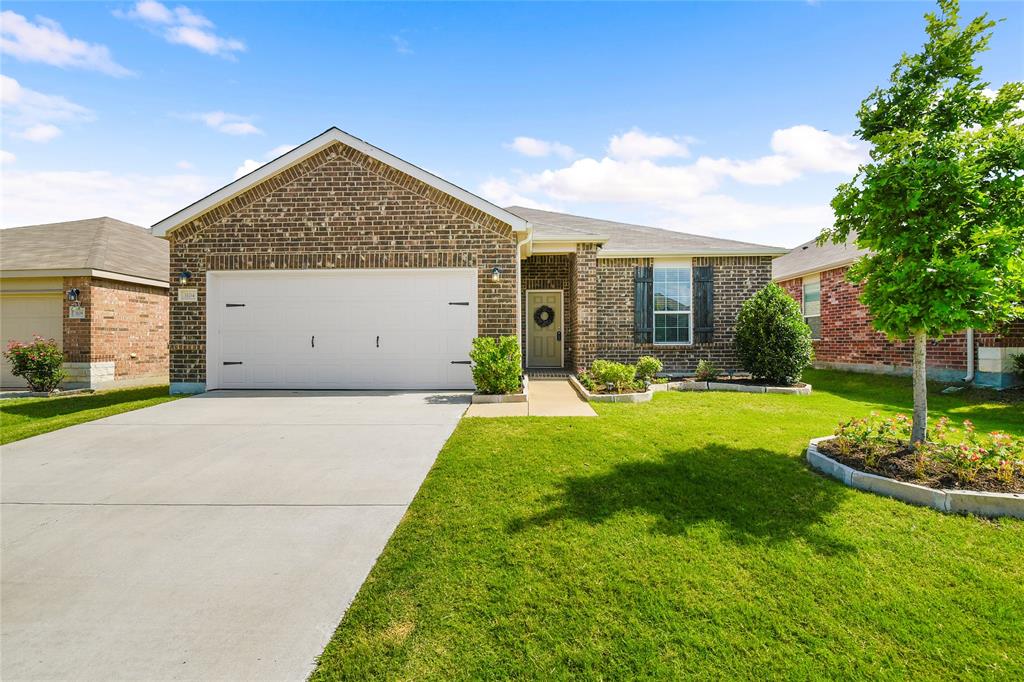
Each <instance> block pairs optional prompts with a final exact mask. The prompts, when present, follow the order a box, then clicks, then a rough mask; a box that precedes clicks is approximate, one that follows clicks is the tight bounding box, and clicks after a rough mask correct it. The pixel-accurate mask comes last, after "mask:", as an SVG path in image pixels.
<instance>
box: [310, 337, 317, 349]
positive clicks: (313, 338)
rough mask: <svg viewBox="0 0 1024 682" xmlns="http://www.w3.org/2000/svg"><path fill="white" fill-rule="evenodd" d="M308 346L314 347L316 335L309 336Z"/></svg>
mask: <svg viewBox="0 0 1024 682" xmlns="http://www.w3.org/2000/svg"><path fill="white" fill-rule="evenodd" d="M309 347H310V348H316V337H315V336H311V337H309Z"/></svg>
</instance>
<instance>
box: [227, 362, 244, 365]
mask: <svg viewBox="0 0 1024 682" xmlns="http://www.w3.org/2000/svg"><path fill="white" fill-rule="evenodd" d="M224 364H225V365H240V364H242V363H241V362H240V361H236V362H225V363H224Z"/></svg>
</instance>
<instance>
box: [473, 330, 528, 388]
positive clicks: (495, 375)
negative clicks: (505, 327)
mask: <svg viewBox="0 0 1024 682" xmlns="http://www.w3.org/2000/svg"><path fill="white" fill-rule="evenodd" d="M469 359H470V360H472V361H473V383H475V384H476V389H477V390H478V391H479V392H480V393H486V394H489V395H499V394H504V393H515V392H517V391H518V390H519V389H520V388H521V387H522V375H523V357H522V353H520V351H519V341H518V339H516V337H514V336H502V337H501V338H498V339H495V338H493V337H491V336H478V337H476V338H475V339H473V350H471V351H470V352H469Z"/></svg>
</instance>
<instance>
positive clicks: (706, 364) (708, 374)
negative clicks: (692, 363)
mask: <svg viewBox="0 0 1024 682" xmlns="http://www.w3.org/2000/svg"><path fill="white" fill-rule="evenodd" d="M721 373H722V370H720V369H718V365H716V364H715V363H713V362H711V361H710V360H701V361H700V362H698V363H697V371H696V372H694V374H693V376H694V377H695V378H696V379H697V381H714V380H715V379H717V378H718V375H719V374H721Z"/></svg>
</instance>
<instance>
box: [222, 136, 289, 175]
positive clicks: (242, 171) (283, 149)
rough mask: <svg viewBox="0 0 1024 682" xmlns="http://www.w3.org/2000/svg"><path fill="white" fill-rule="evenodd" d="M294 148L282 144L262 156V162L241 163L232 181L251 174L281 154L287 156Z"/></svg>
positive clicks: (246, 161)
mask: <svg viewBox="0 0 1024 682" xmlns="http://www.w3.org/2000/svg"><path fill="white" fill-rule="evenodd" d="M295 147H296V145H294V144H282V145H278V146H276V147H274V148H273V149H271V150H270V151H269V152H267V153H266V154H264V155H263V161H257V160H256V159H246V160H245V161H243V162H242V165H241V166H239V167H238V168H236V169H235V175H234V179H235V180H237V179H238V178H240V177H242V176H243V175H248V174H249V173H252V172H253V171H254V170H256V169H257V168H259V167H260V166H262V165H263V164H265V163H267V162H268V161H273V160H274V159H276V158H277V157H279V156H281V155H282V154H287V153H288V152H290V151H291V150H293V149H295Z"/></svg>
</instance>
